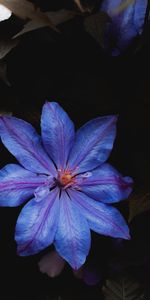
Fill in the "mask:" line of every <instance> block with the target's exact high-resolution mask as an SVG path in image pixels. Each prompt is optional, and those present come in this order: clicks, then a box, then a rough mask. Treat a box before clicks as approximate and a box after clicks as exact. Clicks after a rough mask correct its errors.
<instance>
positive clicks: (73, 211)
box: [54, 192, 90, 269]
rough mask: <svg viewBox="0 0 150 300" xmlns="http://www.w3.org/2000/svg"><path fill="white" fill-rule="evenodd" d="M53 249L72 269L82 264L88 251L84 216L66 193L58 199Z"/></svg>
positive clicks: (87, 232) (87, 227)
mask: <svg viewBox="0 0 150 300" xmlns="http://www.w3.org/2000/svg"><path fill="white" fill-rule="evenodd" d="M54 244H55V247H56V250H57V252H58V253H59V255H60V256H62V257H63V258H64V259H65V260H66V261H67V262H68V263H69V264H70V265H71V267H72V268H73V269H79V268H80V267H81V265H83V264H84V262H85V259H86V256H87V255H88V253H89V249H90V229H89V226H88V223H87V221H86V219H85V218H84V216H82V215H81V214H80V211H79V210H78V209H77V208H76V206H75V205H74V204H73V202H72V201H71V199H70V198H69V196H68V195H67V193H66V192H62V195H61V198H60V216H59V223H58V230H57V233H56V236H55V243H54Z"/></svg>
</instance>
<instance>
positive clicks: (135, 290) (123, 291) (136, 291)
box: [102, 276, 144, 300]
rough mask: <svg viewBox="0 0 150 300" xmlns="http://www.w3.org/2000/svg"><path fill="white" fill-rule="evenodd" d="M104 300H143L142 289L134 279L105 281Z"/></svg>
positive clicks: (122, 278)
mask: <svg viewBox="0 0 150 300" xmlns="http://www.w3.org/2000/svg"><path fill="white" fill-rule="evenodd" d="M102 290H103V294H104V300H144V289H143V287H142V286H141V285H140V284H139V282H137V281H136V280H135V279H134V278H131V277H130V276H123V277H121V278H116V279H110V280H107V281H106V284H105V286H104V287H103V289H102Z"/></svg>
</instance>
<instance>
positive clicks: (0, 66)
mask: <svg viewBox="0 0 150 300" xmlns="http://www.w3.org/2000/svg"><path fill="white" fill-rule="evenodd" d="M0 79H1V80H3V81H4V82H5V83H6V84H7V85H8V86H9V87H10V86H11V84H10V82H9V80H8V78H7V63H6V62H5V61H4V60H0Z"/></svg>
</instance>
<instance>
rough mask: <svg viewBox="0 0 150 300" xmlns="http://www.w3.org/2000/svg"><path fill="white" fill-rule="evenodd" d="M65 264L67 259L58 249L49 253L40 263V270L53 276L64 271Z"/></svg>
mask: <svg viewBox="0 0 150 300" xmlns="http://www.w3.org/2000/svg"><path fill="white" fill-rule="evenodd" d="M65 264H66V262H65V260H64V259H63V258H62V257H61V256H60V255H59V254H58V253H57V252H56V251H51V252H50V253H47V254H46V255H44V256H43V257H42V259H41V260H40V261H39V263H38V265H39V269H40V271H41V272H42V273H46V274H47V275H48V276H49V277H52V278H53V277H56V276H58V275H59V274H60V273H61V272H62V270H63V269H64V267H65Z"/></svg>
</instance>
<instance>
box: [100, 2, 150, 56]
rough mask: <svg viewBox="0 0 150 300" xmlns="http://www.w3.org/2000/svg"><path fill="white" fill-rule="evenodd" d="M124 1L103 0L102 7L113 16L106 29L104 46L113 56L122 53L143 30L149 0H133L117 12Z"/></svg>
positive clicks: (102, 9) (101, 8)
mask: <svg viewBox="0 0 150 300" xmlns="http://www.w3.org/2000/svg"><path fill="white" fill-rule="evenodd" d="M124 1H125V0H103V2H102V4H101V7H100V10H101V11H104V12H106V13H107V14H108V15H109V16H110V17H111V23H110V24H109V25H108V26H107V27H106V31H105V41H104V47H105V49H106V50H107V51H108V53H110V54H111V55H112V56H117V55H119V54H121V53H122V52H123V51H124V50H125V49H126V48H127V47H128V46H129V44H130V43H131V42H132V40H133V39H134V38H135V37H136V36H139V35H141V33H142V31H143V26H144V20H145V15H146V9H147V4H148V0H135V1H132V2H131V3H130V4H129V5H128V6H127V7H126V8H125V9H124V10H123V11H121V12H118V13H117V12H116V13H115V10H116V9H117V7H118V6H119V5H121V4H122V3H123V2H124Z"/></svg>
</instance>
